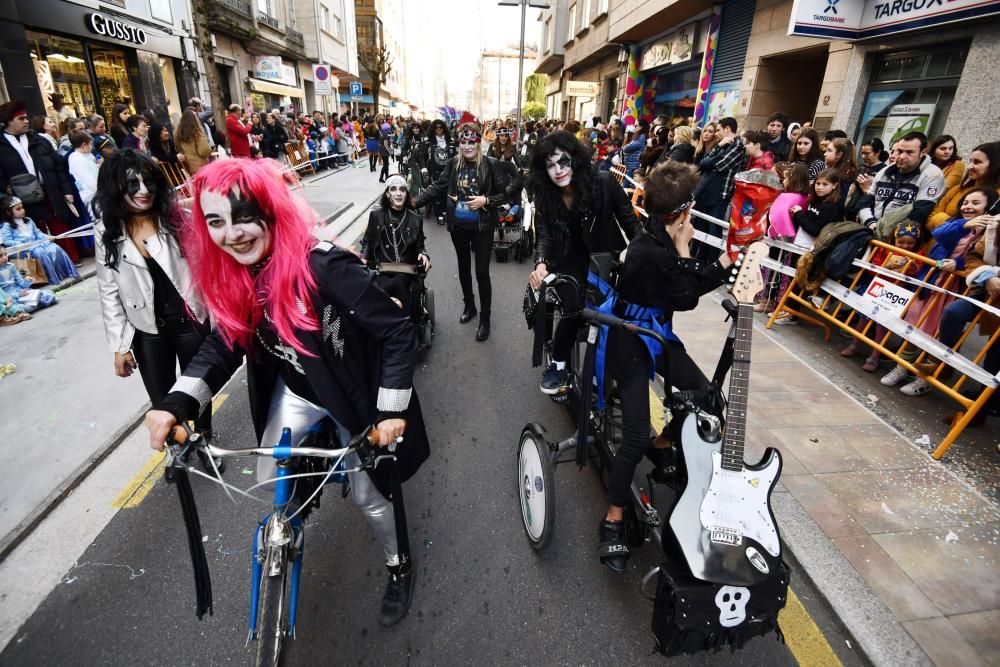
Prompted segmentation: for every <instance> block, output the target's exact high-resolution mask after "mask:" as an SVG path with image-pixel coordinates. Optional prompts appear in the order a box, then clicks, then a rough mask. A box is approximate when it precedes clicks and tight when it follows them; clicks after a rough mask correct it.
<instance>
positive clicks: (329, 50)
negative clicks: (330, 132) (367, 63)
mask: <svg viewBox="0 0 1000 667" xmlns="http://www.w3.org/2000/svg"><path fill="white" fill-rule="evenodd" d="M295 13H296V18H297V20H298V24H299V25H300V26H304V28H303V31H302V33H303V35H304V37H305V48H306V58H307V59H308V60H309V61H310V62H311V63H316V64H323V65H328V66H329V67H330V71H331V73H332V75H333V76H334V77H336V81H335V83H334V85H333V88H334V94H333V95H330V96H325V95H318V94H316V86H315V82H314V81H311V80H310V79H309V78H307V79H306V80H305V85H304V92H305V98H306V104H307V105H308V106H309V108H310V109H311V110H314V111H323V112H325V113H330V112H337V113H340V112H342V111H345V110H346V109H347V106H346V105H345V106H342V105H341V104H340V100H339V95H341V94H342V93H343V94H349V86H350V82H351V81H359V80H360V78H359V76H358V75H359V72H358V41H357V27H356V24H355V21H354V0H296V2H295ZM310 74H311V72H310Z"/></svg>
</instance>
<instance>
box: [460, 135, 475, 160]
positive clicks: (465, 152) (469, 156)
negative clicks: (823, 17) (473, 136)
mask: <svg viewBox="0 0 1000 667" xmlns="http://www.w3.org/2000/svg"><path fill="white" fill-rule="evenodd" d="M458 150H459V151H461V153H462V157H464V158H465V159H466V160H469V161H470V162H471V161H473V160H475V159H476V155H478V153H479V142H478V141H472V140H467V139H462V140H461V141H459V142H458Z"/></svg>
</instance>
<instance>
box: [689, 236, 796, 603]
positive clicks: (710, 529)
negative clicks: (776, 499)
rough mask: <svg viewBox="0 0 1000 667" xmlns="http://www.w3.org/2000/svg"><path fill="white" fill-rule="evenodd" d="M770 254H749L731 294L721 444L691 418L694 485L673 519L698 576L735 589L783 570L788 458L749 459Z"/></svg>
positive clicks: (771, 452) (756, 250) (771, 454)
mask: <svg viewBox="0 0 1000 667" xmlns="http://www.w3.org/2000/svg"><path fill="white" fill-rule="evenodd" d="M767 252H768V249H767V246H766V245H764V244H763V243H753V244H751V245H750V247H749V248H747V249H746V255H745V260H744V262H743V266H742V268H741V269H740V272H739V275H738V276H737V277H736V279H735V285H734V286H733V288H732V292H733V296H734V297H736V300H737V302H738V304H739V305H738V307H737V310H736V317H735V321H734V323H733V329H732V332H731V334H730V336H731V338H732V340H733V342H732V345H733V347H732V351H733V359H732V368H731V376H730V381H729V392H728V395H727V398H728V403H727V408H726V425H725V429H724V430H723V433H722V438H719V439H717V441H713V442H709V441H707V440H705V438H703V437H702V435H701V433H700V432H699V429H698V416H697V415H696V414H688V415H686V416H685V417H684V421H683V422H682V423H681V433H680V439H681V443H680V444H681V451H682V453H683V455H684V464H685V467H686V468H687V480H688V481H687V486H686V487H685V488H684V490H683V491H682V492H681V494H680V496H679V497H678V499H677V503H676V505H674V508H673V510H672V511H671V513H670V527H671V529H672V530H673V532H674V536H675V537H676V538H677V544H678V546H679V547H680V550H681V553H683V555H684V559H685V560H686V561H687V564H688V567H689V568H690V570H691V574H692V575H694V576H695V577H697V578H698V579H702V580H704V581H710V582H713V583H718V584H726V585H728V586H753V585H755V584H758V583H761V582H763V581H766V580H767V579H770V578H771V577H773V576H774V574H775V573H776V572H778V570H779V567H780V566H781V538H780V536H779V535H778V527H777V523H776V522H775V520H774V513H773V512H772V511H771V490H772V489H773V488H774V485H775V484H776V483H777V481H778V476H779V475H780V474H781V455H780V454H779V453H778V450H776V449H773V448H768V449H767V451H766V452H764V457H763V458H762V459H761V460H760V462H759V463H757V465H751V466H748V465H747V464H746V463H745V462H744V460H743V448H744V440H745V437H746V429H747V406H748V398H749V393H750V347H751V338H752V334H753V305H752V303H753V297H754V295H756V294H757V293H758V292H760V290H761V289H762V288H763V281H762V280H761V275H760V262H761V261H762V260H763V258H764V257H766V256H767ZM743 257H744V256H743V255H741V258H743Z"/></svg>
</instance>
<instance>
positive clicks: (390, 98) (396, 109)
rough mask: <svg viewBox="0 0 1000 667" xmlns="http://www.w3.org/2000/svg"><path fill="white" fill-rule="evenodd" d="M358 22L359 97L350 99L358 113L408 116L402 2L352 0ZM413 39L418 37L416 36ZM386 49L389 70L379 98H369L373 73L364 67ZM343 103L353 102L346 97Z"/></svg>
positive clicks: (396, 0) (342, 99) (343, 98)
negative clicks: (360, 86)
mask: <svg viewBox="0 0 1000 667" xmlns="http://www.w3.org/2000/svg"><path fill="white" fill-rule="evenodd" d="M354 11H355V21H356V23H357V43H358V64H359V67H358V70H359V76H360V80H361V84H362V93H363V94H362V96H361V99H359V100H353V102H354V103H355V105H356V106H357V108H358V109H359V110H362V111H365V110H367V111H370V112H371V113H373V114H375V113H391V114H393V115H409V113H410V111H411V108H410V105H409V101H408V99H407V96H406V90H405V81H406V76H405V70H406V58H405V37H406V35H405V32H404V25H405V17H406V13H405V10H404V5H403V0H354ZM415 37H417V38H419V37H420V36H419V35H416V36H415ZM383 46H384V47H385V49H386V51H387V52H388V55H389V58H390V59H391V60H390V63H391V68H390V69H389V72H388V75H387V77H386V81H385V83H383V84H382V86H381V90H380V91H379V99H378V100H375V99H373V98H372V90H373V89H372V73H371V72H369V71H368V69H367V68H366V67H365V62H366V60H370V59H371V58H372V55H373V54H374V53H375V52H377V50H378V49H380V48H382V47H383ZM341 101H342V102H347V103H350V102H352V99H351V97H350V96H349V95H348V96H346V99H345V97H344V96H342V97H341Z"/></svg>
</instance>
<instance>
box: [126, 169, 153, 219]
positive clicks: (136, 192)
mask: <svg viewBox="0 0 1000 667" xmlns="http://www.w3.org/2000/svg"><path fill="white" fill-rule="evenodd" d="M155 199H156V181H155V179H153V178H151V176H150V174H144V173H142V171H140V170H138V169H128V170H126V172H125V206H126V208H128V209H129V210H130V211H132V212H133V213H145V212H146V211H148V210H149V209H151V208H153V201H154V200H155Z"/></svg>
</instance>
